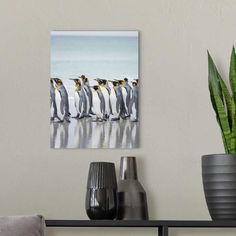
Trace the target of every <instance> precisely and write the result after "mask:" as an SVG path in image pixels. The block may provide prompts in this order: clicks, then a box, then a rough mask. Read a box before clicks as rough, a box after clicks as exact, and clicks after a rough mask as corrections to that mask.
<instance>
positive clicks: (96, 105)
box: [50, 75, 139, 123]
mask: <svg viewBox="0 0 236 236" xmlns="http://www.w3.org/2000/svg"><path fill="white" fill-rule="evenodd" d="M69 80H71V82H73V83H74V106H75V110H76V115H75V116H73V117H72V116H71V113H70V105H69V97H68V92H67V89H66V88H65V86H64V84H63V82H62V80H61V79H60V78H51V79H50V84H51V87H50V107H51V111H52V112H51V121H52V122H68V123H69V122H70V119H71V118H75V119H83V118H86V117H90V118H91V119H92V121H98V122H103V121H108V120H109V121H118V120H120V119H123V120H126V119H129V120H130V121H132V122H138V120H139V112H138V99H139V80H138V79H134V80H132V81H131V82H129V80H128V79H127V78H124V79H122V80H116V79H115V80H106V79H100V78H96V79H94V80H95V81H96V82H97V84H96V85H93V86H90V81H89V79H88V78H87V77H86V76H85V75H81V76H79V77H78V78H70V79H69Z"/></svg>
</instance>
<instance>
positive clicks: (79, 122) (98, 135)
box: [51, 118, 139, 148]
mask: <svg viewBox="0 0 236 236" xmlns="http://www.w3.org/2000/svg"><path fill="white" fill-rule="evenodd" d="M138 124H139V123H138V122H131V121H130V120H120V121H107V122H93V121H92V120H91V119H90V118H84V119H73V120H71V123H65V122H64V123H59V122H51V147H52V148H134V147H137V146H138V135H137V132H138Z"/></svg>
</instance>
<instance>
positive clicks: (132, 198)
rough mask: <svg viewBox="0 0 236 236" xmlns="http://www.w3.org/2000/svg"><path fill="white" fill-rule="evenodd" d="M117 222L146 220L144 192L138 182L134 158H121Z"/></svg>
mask: <svg viewBox="0 0 236 236" xmlns="http://www.w3.org/2000/svg"><path fill="white" fill-rule="evenodd" d="M117 206H118V207H117V220H148V207H147V197H146V192H145V190H144V188H143V187H142V185H141V184H140V182H139V181H138V175H137V167H136V159H135V157H121V162H120V177H119V181H118V192H117Z"/></svg>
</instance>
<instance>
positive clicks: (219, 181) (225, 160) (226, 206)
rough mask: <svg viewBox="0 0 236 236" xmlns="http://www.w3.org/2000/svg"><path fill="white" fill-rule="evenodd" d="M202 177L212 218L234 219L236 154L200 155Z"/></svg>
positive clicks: (235, 215)
mask: <svg viewBox="0 0 236 236" xmlns="http://www.w3.org/2000/svg"><path fill="white" fill-rule="evenodd" d="M202 179H203V187H204V192H205V198H206V202H207V207H208V210H209V212H210V215H211V218H212V219H213V220H236V155H233V154H213V155H205V156H202Z"/></svg>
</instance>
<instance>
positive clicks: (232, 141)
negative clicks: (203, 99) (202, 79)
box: [208, 47, 236, 154]
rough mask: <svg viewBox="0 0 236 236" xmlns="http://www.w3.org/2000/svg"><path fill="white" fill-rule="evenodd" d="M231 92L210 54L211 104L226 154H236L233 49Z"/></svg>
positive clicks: (235, 59) (235, 86)
mask: <svg viewBox="0 0 236 236" xmlns="http://www.w3.org/2000/svg"><path fill="white" fill-rule="evenodd" d="M229 84H230V88H231V90H229V89H228V88H227V86H226V84H225V82H224V80H223V79H222V77H221V75H220V73H219V72H218V70H217V68H216V65H215V63H214V62H213V60H212V57H211V55H210V54H209V52H208V85H209V91H210V97H211V103H212V106H213V108H214V110H215V113H216V119H217V122H218V124H219V126H220V129H221V134H222V139H223V143H224V148H225V152H226V153H229V154H236V107H235V105H236V54H235V49H234V47H233V49H232V53H231V58H230V68H229Z"/></svg>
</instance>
